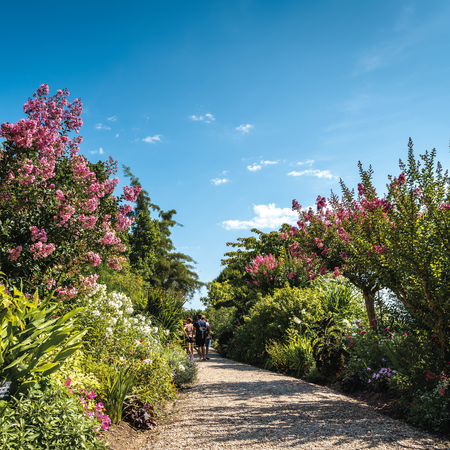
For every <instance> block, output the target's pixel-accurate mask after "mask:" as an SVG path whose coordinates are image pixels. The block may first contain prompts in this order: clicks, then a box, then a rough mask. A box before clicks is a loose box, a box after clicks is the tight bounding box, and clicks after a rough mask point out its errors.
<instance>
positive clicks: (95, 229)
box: [0, 84, 142, 298]
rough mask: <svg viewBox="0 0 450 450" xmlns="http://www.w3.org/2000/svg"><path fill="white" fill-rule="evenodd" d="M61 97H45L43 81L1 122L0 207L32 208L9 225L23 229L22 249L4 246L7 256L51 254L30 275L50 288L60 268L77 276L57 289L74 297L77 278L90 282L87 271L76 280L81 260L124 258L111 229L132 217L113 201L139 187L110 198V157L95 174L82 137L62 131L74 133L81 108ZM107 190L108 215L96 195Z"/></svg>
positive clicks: (131, 196)
mask: <svg viewBox="0 0 450 450" xmlns="http://www.w3.org/2000/svg"><path fill="white" fill-rule="evenodd" d="M68 96H69V92H68V90H67V89H64V90H58V91H57V93H56V95H53V96H49V87H48V85H46V84H44V85H41V86H40V87H39V89H38V90H37V91H36V93H35V94H34V95H33V96H32V98H29V99H28V101H27V103H26V104H25V105H24V112H25V114H26V115H27V117H26V118H25V119H21V120H19V121H18V122H17V123H15V124H11V123H6V122H5V123H3V124H1V127H0V137H1V138H4V139H6V142H5V143H4V145H3V146H1V148H0V159H2V162H3V163H4V164H3V167H7V168H8V169H4V172H2V174H0V175H1V176H0V201H1V204H2V207H4V208H5V210H6V209H8V210H10V211H15V212H16V213H17V214H21V212H22V211H25V210H29V209H30V208H32V211H33V220H34V222H31V223H30V224H29V225H28V226H27V227H22V228H21V229H18V230H16V231H18V232H19V234H20V233H22V234H23V236H21V237H20V239H19V240H18V241H16V242H20V243H22V246H23V247H22V246H20V245H19V246H16V247H15V248H9V249H6V255H7V257H8V259H9V261H11V262H14V261H17V259H18V258H19V257H22V258H23V257H24V256H25V255H26V257H27V258H30V256H31V257H32V258H33V259H34V260H35V261H39V260H40V259H43V258H46V257H48V256H49V255H50V254H51V253H53V252H55V254H56V253H58V264H57V265H56V262H55V264H47V261H45V264H44V261H42V263H41V264H38V265H37V267H38V266H39V270H40V271H41V272H40V273H38V272H36V273H35V275H33V276H35V277H36V278H37V277H39V279H40V280H42V285H43V286H47V288H48V289H50V288H52V287H54V286H55V282H54V279H55V278H56V279H57V278H58V277H59V275H60V274H61V272H63V271H64V272H65V274H66V275H67V274H68V273H72V274H77V275H76V277H75V276H69V278H72V279H71V280H69V279H68V278H67V280H68V281H67V282H66V284H69V283H71V285H70V286H66V287H64V286H62V287H59V288H58V295H59V296H60V297H64V298H72V297H73V296H74V295H76V292H77V287H78V283H87V284H91V282H92V280H91V279H89V277H87V279H86V280H82V279H80V278H79V275H78V274H79V273H80V272H81V273H83V272H82V267H81V265H82V264H83V263H85V262H86V261H87V262H88V263H89V264H91V265H93V266H97V265H99V264H100V263H101V260H102V258H104V257H105V259H106V257H108V264H109V266H110V267H114V268H116V269H117V270H120V269H121V264H120V263H121V262H123V261H124V260H125V259H124V258H123V257H120V256H118V255H120V253H121V252H124V251H125V250H126V246H125V244H123V243H122V242H121V239H120V238H119V236H118V235H116V233H117V234H118V232H121V231H124V230H126V229H127V228H129V227H130V226H131V224H132V223H133V220H134V218H133V217H129V213H130V212H131V211H132V207H131V206H130V205H125V206H122V207H120V208H119V207H118V206H119V203H120V202H122V201H123V200H126V201H130V202H134V201H136V199H137V196H138V195H139V193H140V192H141V190H142V188H141V187H140V186H134V187H129V186H127V187H125V188H124V191H123V192H124V195H123V196H121V197H120V198H116V197H115V196H112V193H113V191H114V190H115V189H116V187H117V186H118V183H119V179H118V178H117V177H115V178H112V179H109V178H108V177H109V176H110V175H114V174H115V173H116V171H117V162H116V161H114V160H113V159H112V158H111V157H110V158H109V160H108V161H106V162H105V170H104V172H103V173H102V175H101V177H100V176H99V177H97V169H95V170H94V168H92V165H90V164H89V162H88V161H87V159H86V158H85V157H84V156H82V155H79V154H78V152H79V145H80V144H81V143H82V140H83V138H82V137H81V136H75V137H73V138H71V137H69V134H72V132H75V133H78V132H79V129H80V127H81V126H82V124H83V122H82V120H81V113H82V109H83V108H82V103H81V101H80V100H79V99H75V100H74V101H73V102H71V103H70V102H69V101H68ZM61 170H62V171H63V172H61ZM100 170H102V169H101V168H100ZM104 174H106V175H107V177H106V179H105V177H104V176H103V175H104ZM56 175H58V176H56ZM60 175H64V176H63V177H61V176H60ZM12 192H14V195H11V193H12ZM106 196H110V197H109V199H110V200H111V205H117V206H113V209H111V208H109V207H108V208H109V210H108V215H105V212H104V209H105V208H104V207H103V206H104V202H103V201H102V199H103V198H105V197H106ZM109 199H108V201H109ZM106 216H107V219H106ZM31 225H32V226H31ZM29 230H30V231H31V239H30V234H29ZM47 233H48V235H47ZM49 240H51V241H52V243H49V242H48V241H49ZM75 240H76V241H77V244H74V242H73V241H75ZM23 242H25V243H26V245H24V244H23ZM99 242H100V243H101V244H104V247H103V248H102V247H101V246H99V244H98V243H99ZM14 245H16V244H14ZM97 252H98V253H97ZM100 255H101V257H100ZM103 255H105V256H103ZM30 259H31V258H30ZM16 265H17V263H16ZM16 268H18V269H19V268H20V266H19V265H17V267H16ZM80 269H81V270H80ZM88 279H89V280H88ZM33 282H34V281H33Z"/></svg>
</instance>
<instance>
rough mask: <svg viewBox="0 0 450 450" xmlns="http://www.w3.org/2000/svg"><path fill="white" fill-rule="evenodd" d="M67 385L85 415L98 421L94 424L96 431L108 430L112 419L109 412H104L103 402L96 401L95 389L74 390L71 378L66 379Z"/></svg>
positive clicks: (68, 390)
mask: <svg viewBox="0 0 450 450" xmlns="http://www.w3.org/2000/svg"><path fill="white" fill-rule="evenodd" d="M66 387H67V392H69V394H71V395H73V396H75V398H77V399H78V400H79V402H80V403H79V405H80V407H81V410H82V412H83V415H84V416H86V417H88V418H89V419H91V420H93V421H94V423H98V426H96V425H94V429H95V430H96V431H98V430H100V429H102V430H107V429H108V428H109V424H110V423H111V419H110V418H109V417H108V415H107V414H103V413H102V410H103V409H105V407H104V406H103V403H102V402H99V403H95V402H94V398H95V392H94V391H93V390H91V391H89V389H79V393H78V392H77V391H75V392H74V391H72V388H74V387H73V386H72V379H71V378H68V379H67V380H66Z"/></svg>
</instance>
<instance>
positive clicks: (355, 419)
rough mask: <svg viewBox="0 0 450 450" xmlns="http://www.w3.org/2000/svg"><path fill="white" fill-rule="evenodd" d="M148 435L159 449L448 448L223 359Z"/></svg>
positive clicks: (151, 449) (204, 370)
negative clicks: (165, 419)
mask: <svg viewBox="0 0 450 450" xmlns="http://www.w3.org/2000/svg"><path fill="white" fill-rule="evenodd" d="M210 357H211V360H210V361H205V362H200V363H199V366H200V370H199V376H198V381H197V383H196V385H195V386H194V387H193V388H192V389H191V390H189V393H188V394H187V395H185V396H184V398H183V400H181V401H180V403H179V405H178V407H177V408H176V410H175V413H174V414H173V416H172V418H171V419H170V420H169V421H167V423H165V424H164V425H162V426H160V427H158V428H157V429H156V430H155V432H152V433H151V434H149V435H148V436H147V442H146V443H145V445H144V446H143V447H142V448H141V450H156V449H171V450H176V449H192V450H198V449H205V450H209V449H211V450H212V449H305V450H306V449H308V450H309V449H311V450H320V449H336V450H339V449H355V450H356V449H371V450H378V449H379V450H381V449H383V450H385V449H386V450H392V449H402V450H405V449H444V448H445V449H447V448H449V446H448V443H446V444H444V443H442V442H440V441H439V439H438V438H436V437H434V436H431V435H428V434H427V433H424V432H422V431H419V430H417V429H415V428H413V427H411V426H409V425H406V424H404V423H401V422H397V421H395V420H393V419H390V418H388V417H386V416H383V415H380V414H379V413H377V412H376V411H375V410H373V409H372V408H370V407H368V406H366V405H365V404H363V403H360V402H357V401H355V400H353V399H351V398H348V397H345V396H343V395H340V394H336V393H334V392H332V391H330V390H328V389H326V388H323V387H321V386H316V385H313V384H309V383H306V382H304V381H301V380H299V379H297V378H293V377H289V376H285V375H281V374H277V373H273V372H270V371H267V370H263V369H258V368H255V367H252V366H248V365H246V364H242V363H238V362H235V361H231V360H228V359H225V358H221V357H220V356H218V355H217V354H216V353H215V352H212V353H211V354H210Z"/></svg>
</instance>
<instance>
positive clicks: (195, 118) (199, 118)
mask: <svg viewBox="0 0 450 450" xmlns="http://www.w3.org/2000/svg"><path fill="white" fill-rule="evenodd" d="M188 117H189V119H191V120H193V121H194V122H198V121H204V122H205V123H211V122H214V120H216V118H215V117H214V116H213V115H212V114H211V113H207V114H205V115H204V116H188Z"/></svg>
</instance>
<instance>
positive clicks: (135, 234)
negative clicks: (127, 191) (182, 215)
mask: <svg viewBox="0 0 450 450" xmlns="http://www.w3.org/2000/svg"><path fill="white" fill-rule="evenodd" d="M123 169H124V172H125V175H126V176H127V177H129V178H130V180H131V185H132V186H138V185H139V179H138V178H137V177H135V176H134V175H133V174H132V173H131V170H130V168H129V167H126V166H123ZM150 209H152V210H153V211H157V212H158V215H159V220H158V219H152V218H151V214H150ZM176 213H177V212H176V211H175V210H174V209H171V210H170V211H163V210H161V208H160V207H159V206H158V205H156V204H154V203H152V202H151V199H150V196H149V194H148V192H147V191H145V190H142V191H141V192H140V193H139V196H138V198H137V200H136V206H135V209H134V211H133V212H132V214H133V215H134V216H135V218H136V220H135V223H134V224H133V226H132V228H131V233H130V236H129V243H130V264H131V266H132V267H133V268H134V269H135V270H137V271H139V273H141V274H142V276H143V277H144V279H145V281H146V282H148V283H149V284H150V285H151V286H155V287H159V288H162V289H164V290H167V291H169V290H171V291H179V292H181V293H182V294H183V295H186V296H188V297H189V296H192V295H193V293H194V292H195V291H196V290H198V289H199V288H200V287H201V286H203V283H202V282H201V281H200V280H199V276H198V274H197V272H196V271H195V267H194V264H196V262H195V261H194V260H193V259H192V258H191V257H190V256H188V255H185V254H184V253H180V252H176V251H175V250H176V249H175V246H174V244H173V242H172V239H171V237H170V236H171V234H172V232H171V228H173V227H174V226H176V225H178V226H182V225H180V224H179V223H177V222H176V221H175V220H174V219H173V216H174V215H175V214H176Z"/></svg>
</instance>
